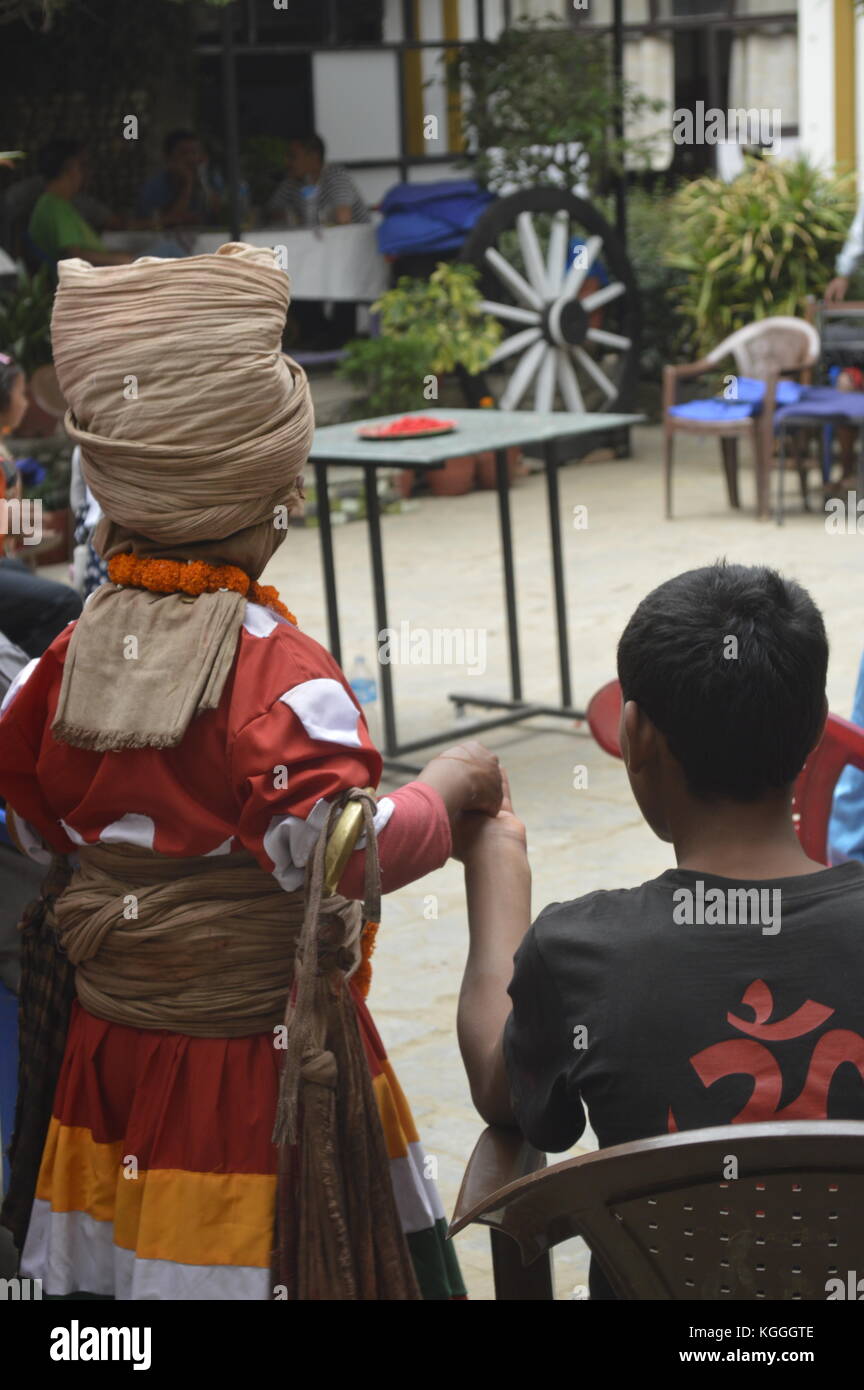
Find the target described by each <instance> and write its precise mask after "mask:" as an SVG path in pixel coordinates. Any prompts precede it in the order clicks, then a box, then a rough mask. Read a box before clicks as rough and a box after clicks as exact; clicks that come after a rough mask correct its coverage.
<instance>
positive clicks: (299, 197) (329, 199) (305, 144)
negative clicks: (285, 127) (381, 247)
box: [267, 135, 369, 227]
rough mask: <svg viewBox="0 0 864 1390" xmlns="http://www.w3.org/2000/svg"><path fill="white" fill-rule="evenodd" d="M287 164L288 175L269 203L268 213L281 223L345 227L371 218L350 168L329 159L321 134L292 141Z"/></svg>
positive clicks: (294, 225)
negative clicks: (349, 171)
mask: <svg viewBox="0 0 864 1390" xmlns="http://www.w3.org/2000/svg"><path fill="white" fill-rule="evenodd" d="M285 167H286V170H287V173H286V176H285V178H284V179H283V180H282V182H281V183H280V184H279V187H278V188H277V189H276V191H275V193H274V194H273V196H272V197H271V199H270V201H269V203H268V204H267V214H268V216H269V217H272V218H273V219H274V220H275V221H276V222H277V224H279V225H282V226H289V227H309V226H317V225H319V224H320V225H333V224H335V225H337V226H344V225H346V224H347V223H349V222H368V221H369V209H368V208H367V206H366V204H365V203H364V201H363V199H362V198H361V196H360V193H359V191H358V189H357V185H356V184H355V183H354V180H353V179H352V178H351V175H350V174H349V173H348V170H347V169H346V168H345V167H344V166H343V165H341V164H327V163H326V162H325V149H324V141H323V140H322V139H321V136H320V135H307V136H302V137H298V138H297V139H294V140H291V141H290V143H289V146H288V153H287V155H286V157H285Z"/></svg>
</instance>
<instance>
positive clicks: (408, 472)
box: [393, 468, 414, 497]
mask: <svg viewBox="0 0 864 1390" xmlns="http://www.w3.org/2000/svg"><path fill="white" fill-rule="evenodd" d="M393 481H394V482H395V484H396V491H397V492H398V493H399V496H400V497H410V496H411V493H412V492H413V491H414V469H413V468H403V469H402V471H401V473H397V475H396V477H395V478H394V479H393Z"/></svg>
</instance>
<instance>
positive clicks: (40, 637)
mask: <svg viewBox="0 0 864 1390" xmlns="http://www.w3.org/2000/svg"><path fill="white" fill-rule="evenodd" d="M26 410H27V381H26V378H25V376H24V373H23V372H22V370H21V368H20V367H19V366H18V364H17V362H15V361H14V360H13V359H12V358H11V357H10V356H9V355H8V353H5V352H0V436H2V435H7V434H11V433H12V431H13V430H15V429H17V428H18V426H19V425H20V424H21V421H22V420H23V419H24V415H25V412H26ZM20 499H21V479H20V477H19V475H18V470H17V468H16V467H15V461H14V459H13V457H12V455H11V453H10V452H9V450H8V449H7V448H6V445H5V444H3V443H2V440H0V633H2V634H3V636H4V637H7V638H8V639H9V641H10V642H14V643H15V645H16V646H18V647H20V648H21V649H22V650H23V651H25V652H26V653H27V655H28V656H31V657H34V656H41V655H42V653H43V652H44V651H45V648H46V647H48V646H49V645H50V643H51V642H53V641H54V638H55V637H56V636H57V635H58V633H60V632H62V631H63V629H64V627H65V626H66V624H67V623H69V622H71V621H72V620H73V618H77V617H78V615H79V613H80V612H81V600H80V598H79V597H78V595H77V594H76V593H75V591H74V590H73V589H70V588H69V586H68V584H56V583H55V582H54V581H53V580H51V579H41V578H40V577H39V576H38V575H35V574H33V572H32V571H31V570H30V569H29V568H28V567H27V565H25V564H24V562H23V561H22V560H19V559H18V558H17V557H16V556H14V555H12V554H11V553H10V552H11V551H12V550H13V549H14V547H15V544H16V542H15V539H14V531H15V526H14V520H13V518H12V517H10V508H9V507H8V505H7V500H8V501H13V500H14V501H20ZM4 551H5V552H6V553H5V554H4Z"/></svg>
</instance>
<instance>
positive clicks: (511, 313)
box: [480, 299, 540, 323]
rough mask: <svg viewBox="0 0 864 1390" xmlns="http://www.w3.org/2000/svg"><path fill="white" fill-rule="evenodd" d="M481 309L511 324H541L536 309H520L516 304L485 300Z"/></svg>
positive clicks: (481, 303) (481, 304)
mask: <svg viewBox="0 0 864 1390" xmlns="http://www.w3.org/2000/svg"><path fill="white" fill-rule="evenodd" d="M480 308H481V309H482V310H483V312H484V314H494V316H495V317H496V318H499V319H507V320H508V321H509V322H510V323H539V322H540V315H539V314H538V312H537V310H536V309H520V308H519V307H518V305H516V304H498V303H496V301H495V300H494V299H483V300H481V302H480Z"/></svg>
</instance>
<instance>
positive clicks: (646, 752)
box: [621, 700, 655, 772]
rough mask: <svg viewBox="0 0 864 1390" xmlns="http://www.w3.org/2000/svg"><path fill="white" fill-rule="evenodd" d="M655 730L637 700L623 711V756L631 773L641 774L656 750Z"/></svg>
mask: <svg viewBox="0 0 864 1390" xmlns="http://www.w3.org/2000/svg"><path fill="white" fill-rule="evenodd" d="M654 740H655V730H654V725H653V724H652V723H651V720H650V719H649V718H648V716H647V715H646V714H645V713H644V711H643V710H641V709H640V708H639V706H638V705H637V703H636V701H635V700H628V701H627V703H626V704H625V706H624V708H623V709H622V711H621V756H622V757H623V759H624V762H625V763H626V765H627V768H628V770H629V771H630V772H639V771H641V769H642V767H643V766H644V765H645V763H646V762H647V761H648V759H649V758H650V756H651V754H652V752H653V750H654Z"/></svg>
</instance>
